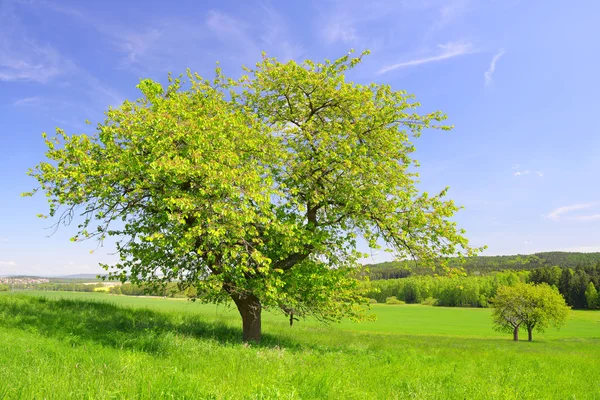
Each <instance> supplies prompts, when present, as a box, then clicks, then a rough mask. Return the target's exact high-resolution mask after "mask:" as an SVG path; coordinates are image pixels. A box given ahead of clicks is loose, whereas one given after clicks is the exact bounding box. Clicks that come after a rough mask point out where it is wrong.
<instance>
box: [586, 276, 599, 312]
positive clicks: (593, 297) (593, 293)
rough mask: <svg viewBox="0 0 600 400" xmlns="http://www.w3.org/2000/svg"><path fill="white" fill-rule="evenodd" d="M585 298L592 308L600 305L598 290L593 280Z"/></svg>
mask: <svg viewBox="0 0 600 400" xmlns="http://www.w3.org/2000/svg"><path fill="white" fill-rule="evenodd" d="M585 299H586V301H587V306H588V308H590V309H594V308H598V306H599V305H600V304H599V303H600V302H599V301H598V291H597V290H596V287H595V286H594V284H593V283H592V282H590V283H588V286H587V289H586V290H585Z"/></svg>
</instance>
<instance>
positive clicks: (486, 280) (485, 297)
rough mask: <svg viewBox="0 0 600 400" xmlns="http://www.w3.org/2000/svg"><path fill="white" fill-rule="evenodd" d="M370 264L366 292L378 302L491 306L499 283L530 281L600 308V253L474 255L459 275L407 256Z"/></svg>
mask: <svg viewBox="0 0 600 400" xmlns="http://www.w3.org/2000/svg"><path fill="white" fill-rule="evenodd" d="M453 266H455V267H457V266H459V265H458V263H455V264H454V265H453ZM368 267H369V276H370V278H371V283H370V284H369V285H368V286H367V287H368V297H370V298H372V299H374V300H376V301H378V302H384V301H385V302H387V303H389V301H390V299H391V301H404V302H407V303H427V304H435V305H441V306H462V307H487V306H488V303H489V300H490V299H491V298H492V297H494V295H495V293H496V290H497V288H498V287H499V286H502V285H509V286H510V285H514V284H515V283H517V282H530V283H547V284H548V285H550V286H554V287H555V288H556V289H558V291H559V292H560V293H561V294H562V295H563V296H564V298H565V300H566V302H567V304H568V305H570V306H571V307H574V308H589V309H597V308H600V295H599V294H598V292H600V253H566V252H558V251H555V252H547V253H537V254H532V255H516V256H488V257H473V258H468V259H466V260H465V263H464V265H463V266H462V268H463V269H464V271H465V273H466V275H467V276H457V277H449V276H447V275H445V274H444V271H433V270H431V269H430V268H425V267H420V266H419V265H418V263H415V262H409V261H398V262H386V263H380V264H373V265H369V266H368ZM436 273H437V274H439V275H440V276H439V277H434V276H433V275H435V274H436Z"/></svg>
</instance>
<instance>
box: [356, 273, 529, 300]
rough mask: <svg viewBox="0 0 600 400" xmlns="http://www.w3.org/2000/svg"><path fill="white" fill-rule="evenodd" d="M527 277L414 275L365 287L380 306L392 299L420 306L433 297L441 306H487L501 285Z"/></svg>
mask: <svg viewBox="0 0 600 400" xmlns="http://www.w3.org/2000/svg"><path fill="white" fill-rule="evenodd" d="M526 276H527V273H526V272H521V273H516V272H504V273H497V274H495V275H493V276H482V277H475V276H454V277H448V276H438V277H433V276H412V277H409V278H402V279H389V280H378V281H372V282H369V283H368V284H367V285H366V288H367V289H368V291H367V292H366V295H367V296H368V297H370V298H374V299H376V300H377V301H378V302H380V303H381V302H384V301H385V299H386V298H387V297H390V296H395V297H396V298H398V299H400V300H402V301H405V302H407V303H421V302H423V301H424V300H426V299H427V298H430V297H432V298H434V299H436V302H435V305H438V306H446V307H487V306H488V301H489V299H490V298H492V297H494V295H495V294H496V290H497V289H498V287H499V286H503V285H515V284H517V283H519V282H524V281H525V280H526Z"/></svg>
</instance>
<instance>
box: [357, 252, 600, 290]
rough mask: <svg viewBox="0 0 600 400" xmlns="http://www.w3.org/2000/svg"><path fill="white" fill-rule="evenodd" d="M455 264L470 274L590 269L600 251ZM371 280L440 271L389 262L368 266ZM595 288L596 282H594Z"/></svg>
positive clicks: (474, 259)
mask: <svg viewBox="0 0 600 400" xmlns="http://www.w3.org/2000/svg"><path fill="white" fill-rule="evenodd" d="M449 264H450V265H451V266H453V267H462V268H463V269H464V271H465V272H466V273H467V275H486V274H489V273H492V272H497V271H506V270H513V271H520V270H528V271H531V270H535V269H538V268H548V267H551V266H559V267H561V268H571V269H577V268H590V267H597V266H600V253H571V252H560V251H553V252H544V253H536V254H531V255H510V256H478V257H468V258H466V259H465V261H464V264H462V265H461V264H459V261H458V259H453V260H450V261H449ZM367 267H368V268H369V273H368V275H369V278H370V279H371V280H380V279H398V278H406V277H408V276H414V275H435V274H436V273H440V271H436V270H432V269H431V268H428V267H426V266H422V265H418V264H417V263H415V262H413V261H390V262H383V263H378V264H371V265H367ZM595 284H596V287H598V286H597V282H596V283H595Z"/></svg>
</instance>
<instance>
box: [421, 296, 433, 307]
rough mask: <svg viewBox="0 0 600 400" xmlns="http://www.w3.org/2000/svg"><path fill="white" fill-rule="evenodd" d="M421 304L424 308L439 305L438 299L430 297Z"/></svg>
mask: <svg viewBox="0 0 600 400" xmlns="http://www.w3.org/2000/svg"><path fill="white" fill-rule="evenodd" d="M421 304H423V305H424V306H435V305H437V299H434V298H433V297H428V298H426V299H425V300H423V301H422V302H421Z"/></svg>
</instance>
